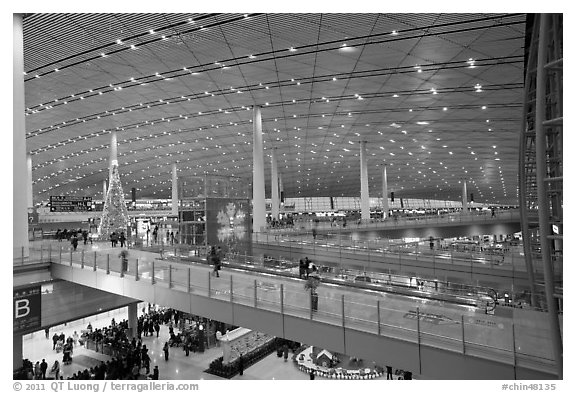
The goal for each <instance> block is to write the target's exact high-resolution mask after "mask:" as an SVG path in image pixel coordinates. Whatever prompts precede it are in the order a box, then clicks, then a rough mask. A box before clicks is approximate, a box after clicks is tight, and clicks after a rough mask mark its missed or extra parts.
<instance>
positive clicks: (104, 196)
mask: <svg viewBox="0 0 576 393" xmlns="http://www.w3.org/2000/svg"><path fill="white" fill-rule="evenodd" d="M102 200H103V201H105V200H106V180H104V181H103V182H102Z"/></svg>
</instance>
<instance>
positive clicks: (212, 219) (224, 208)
mask: <svg viewBox="0 0 576 393" xmlns="http://www.w3.org/2000/svg"><path fill="white" fill-rule="evenodd" d="M206 234H207V241H208V245H209V246H220V247H222V249H223V250H224V251H225V252H226V253H227V254H229V255H230V254H237V255H252V205H251V203H250V200H249V199H231V198H207V199H206Z"/></svg>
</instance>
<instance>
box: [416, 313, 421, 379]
mask: <svg viewBox="0 0 576 393" xmlns="http://www.w3.org/2000/svg"><path fill="white" fill-rule="evenodd" d="M416 323H417V325H416V326H417V329H418V365H419V371H418V373H419V374H421V373H422V354H421V348H420V307H416Z"/></svg>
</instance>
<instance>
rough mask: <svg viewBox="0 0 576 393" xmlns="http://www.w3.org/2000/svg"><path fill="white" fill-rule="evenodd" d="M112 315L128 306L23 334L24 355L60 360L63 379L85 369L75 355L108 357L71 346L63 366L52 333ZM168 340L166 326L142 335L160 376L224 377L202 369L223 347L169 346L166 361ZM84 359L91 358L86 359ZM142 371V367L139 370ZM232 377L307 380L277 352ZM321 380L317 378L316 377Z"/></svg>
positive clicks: (104, 321)
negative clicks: (194, 349) (153, 333)
mask: <svg viewBox="0 0 576 393" xmlns="http://www.w3.org/2000/svg"><path fill="white" fill-rule="evenodd" d="M141 312H142V306H139V315H140V313H141ZM112 318H115V320H116V321H121V320H122V319H127V318H128V313H127V308H125V307H124V308H121V309H118V310H115V311H111V312H107V313H103V314H100V316H99V317H92V318H85V319H82V320H79V321H76V322H73V323H69V324H67V326H63V325H62V326H59V327H55V328H52V329H50V333H49V338H48V339H46V336H45V334H44V331H40V332H36V333H33V334H29V335H26V336H24V337H23V340H22V341H23V356H24V358H27V359H29V360H30V361H32V362H33V363H36V361H42V359H46V362H47V363H48V367H49V368H50V367H51V366H52V364H53V363H54V361H55V360H58V361H59V362H60V367H61V375H63V377H64V379H66V378H67V377H68V376H71V375H72V374H73V373H75V372H77V371H81V370H84V368H86V366H82V365H80V364H78V362H76V363H75V362H74V358H75V357H78V356H81V355H84V356H87V357H89V358H94V359H98V360H107V359H109V357H108V356H106V355H103V354H101V353H98V352H95V351H92V350H88V349H86V348H83V347H80V346H77V347H76V348H75V349H74V354H73V355H72V363H71V364H70V365H62V353H58V354H57V353H56V351H53V350H52V336H53V335H54V333H55V332H56V333H61V332H62V333H64V334H65V335H66V337H68V336H69V335H71V334H73V333H74V331H77V332H78V333H80V330H82V329H85V328H86V326H87V325H88V322H90V323H91V324H92V326H93V327H94V328H101V327H104V326H108V325H110V321H111V320H112ZM175 330H176V332H178V330H177V329H175ZM167 340H168V328H167V327H166V326H165V325H162V326H161V327H160V337H159V338H156V336H154V337H150V336H148V337H144V336H143V337H142V344H146V346H147V348H148V349H149V354H150V358H151V363H150V368H151V369H153V368H154V366H156V365H157V366H158V369H159V370H160V379H168V380H178V379H181V380H201V379H213V380H224V379H223V378H220V377H217V376H215V375H211V374H208V373H205V372H204V370H206V369H207V368H208V365H209V363H210V362H211V361H212V360H214V359H216V358H217V357H219V356H222V350H221V349H220V348H211V349H208V350H207V351H205V352H204V353H190V356H189V357H186V356H185V353H184V351H183V350H182V349H180V348H171V349H170V356H169V359H168V361H165V360H164V354H163V353H162V346H163V345H164V342H166V341H167ZM84 359H85V360H90V359H86V358H84ZM142 371H143V372H144V371H145V370H142ZM233 379H243V380H272V379H282V380H288V379H290V380H306V379H309V377H308V375H307V374H304V373H302V372H300V371H299V370H298V368H297V367H296V366H295V365H294V364H293V363H292V362H291V361H288V362H284V359H279V358H278V357H277V356H276V353H275V352H274V353H272V354H271V355H270V356H268V357H266V358H264V359H262V360H261V361H260V362H258V363H256V364H254V365H252V366H251V367H248V368H247V369H246V370H245V371H244V375H242V376H239V375H237V376H236V377H234V378H233ZM318 379H320V378H318Z"/></svg>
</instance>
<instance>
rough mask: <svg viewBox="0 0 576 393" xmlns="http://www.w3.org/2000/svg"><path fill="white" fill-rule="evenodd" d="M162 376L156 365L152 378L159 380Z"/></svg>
mask: <svg viewBox="0 0 576 393" xmlns="http://www.w3.org/2000/svg"><path fill="white" fill-rule="evenodd" d="M158 378H160V372H159V371H158V366H154V374H152V379H153V380H155V381H157V380H158Z"/></svg>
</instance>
